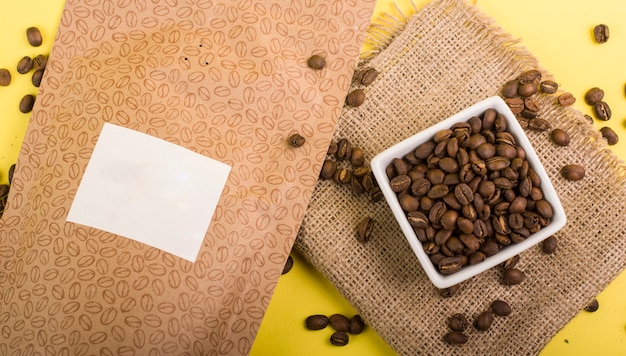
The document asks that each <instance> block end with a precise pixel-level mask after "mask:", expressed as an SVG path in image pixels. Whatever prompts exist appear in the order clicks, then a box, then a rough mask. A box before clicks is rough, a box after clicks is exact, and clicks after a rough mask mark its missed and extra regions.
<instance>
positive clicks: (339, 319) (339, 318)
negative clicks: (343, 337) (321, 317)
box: [328, 314, 350, 332]
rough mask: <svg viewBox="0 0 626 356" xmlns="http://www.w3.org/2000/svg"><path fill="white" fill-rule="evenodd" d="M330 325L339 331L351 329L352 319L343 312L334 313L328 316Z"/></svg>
mask: <svg viewBox="0 0 626 356" xmlns="http://www.w3.org/2000/svg"><path fill="white" fill-rule="evenodd" d="M328 323H329V325H330V326H331V327H332V328H333V329H335V330H337V331H345V332H348V331H350V319H348V317H347V316H345V315H343V314H333V315H331V316H330V317H329V318H328Z"/></svg>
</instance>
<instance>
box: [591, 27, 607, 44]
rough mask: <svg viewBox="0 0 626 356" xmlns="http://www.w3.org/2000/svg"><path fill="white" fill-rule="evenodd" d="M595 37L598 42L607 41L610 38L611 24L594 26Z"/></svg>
mask: <svg viewBox="0 0 626 356" xmlns="http://www.w3.org/2000/svg"><path fill="white" fill-rule="evenodd" d="M593 38H594V39H595V40H596V42H598V43H605V42H606V41H608V40H609V26H607V25H605V24H600V25H596V27H594V28H593Z"/></svg>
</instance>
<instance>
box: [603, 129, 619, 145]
mask: <svg viewBox="0 0 626 356" xmlns="http://www.w3.org/2000/svg"><path fill="white" fill-rule="evenodd" d="M600 132H601V133H602V137H604V138H605V139H606V142H607V143H608V144H609V145H611V146H612V145H615V144H616V143H617V142H618V141H619V137H618V136H617V133H616V132H615V131H613V129H612V128H610V127H608V126H605V127H603V128H601V129H600Z"/></svg>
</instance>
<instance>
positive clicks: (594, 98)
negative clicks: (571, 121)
mask: <svg viewBox="0 0 626 356" xmlns="http://www.w3.org/2000/svg"><path fill="white" fill-rule="evenodd" d="M602 99H604V90H602V89H600V88H598V87H594V88H591V89H589V90H587V92H586V93H585V102H586V103H587V104H589V105H595V104H596V103H599V102H600V101H602Z"/></svg>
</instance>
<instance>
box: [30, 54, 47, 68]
mask: <svg viewBox="0 0 626 356" xmlns="http://www.w3.org/2000/svg"><path fill="white" fill-rule="evenodd" d="M47 65H48V56H46V55H43V54H39V55H37V56H35V58H33V68H34V69H35V70H37V69H46V66H47Z"/></svg>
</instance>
